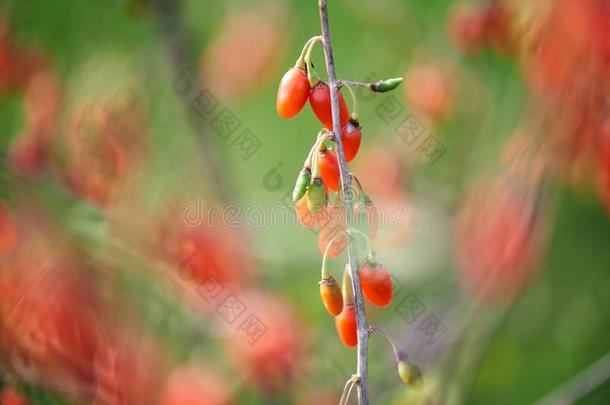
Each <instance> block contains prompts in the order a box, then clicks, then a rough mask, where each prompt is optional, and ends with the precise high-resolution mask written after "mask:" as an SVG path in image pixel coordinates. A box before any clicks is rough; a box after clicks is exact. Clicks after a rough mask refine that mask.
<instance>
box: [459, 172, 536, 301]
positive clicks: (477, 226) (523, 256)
mask: <svg viewBox="0 0 610 405" xmlns="http://www.w3.org/2000/svg"><path fill="white" fill-rule="evenodd" d="M538 205H539V202H537V201H536V200H532V198H531V197H528V198H524V197H523V196H522V195H520V193H519V192H517V191H516V190H515V188H514V185H511V183H507V182H505V181H500V182H498V183H497V184H490V185H487V186H482V187H480V188H479V189H476V190H473V191H471V192H470V193H469V194H468V195H467V196H466V198H465V199H464V201H463V203H462V206H461V208H460V212H459V215H458V223H457V233H456V238H457V249H458V251H457V256H458V263H459V265H460V269H461V276H462V281H463V284H464V286H465V287H466V288H467V289H468V290H469V291H471V292H472V293H473V294H474V295H475V296H477V297H480V298H483V299H485V300H489V301H501V300H502V299H506V298H510V297H512V296H514V295H515V294H516V293H518V292H519V291H520V290H521V289H522V288H523V287H524V286H525V285H526V283H527V281H528V280H529V278H530V276H531V274H532V270H533V269H534V265H535V262H536V259H537V258H538V257H539V255H540V250H541V222H542V221H541V219H540V218H539V216H540V210H539V208H538Z"/></svg>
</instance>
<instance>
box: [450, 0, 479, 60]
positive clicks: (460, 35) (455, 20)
mask: <svg viewBox="0 0 610 405" xmlns="http://www.w3.org/2000/svg"><path fill="white" fill-rule="evenodd" d="M449 35H450V38H451V40H452V41H453V43H454V45H455V46H456V47H457V48H458V49H459V50H461V51H462V52H468V53H470V52H475V51H477V50H479V49H480V48H481V47H482V46H483V45H484V43H485V12H484V10H483V9H482V7H481V6H479V5H476V4H460V5H459V6H457V7H456V8H455V9H454V10H453V11H452V13H451V16H450V19H449Z"/></svg>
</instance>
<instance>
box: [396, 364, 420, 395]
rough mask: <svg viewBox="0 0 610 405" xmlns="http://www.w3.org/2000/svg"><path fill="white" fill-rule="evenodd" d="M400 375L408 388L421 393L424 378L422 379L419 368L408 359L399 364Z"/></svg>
mask: <svg viewBox="0 0 610 405" xmlns="http://www.w3.org/2000/svg"><path fill="white" fill-rule="evenodd" d="M398 375H399V376H400V379H401V380H402V381H403V382H404V383H405V384H406V385H407V386H408V387H410V388H413V389H414V390H417V391H419V390H421V389H422V387H423V385H424V378H423V377H422V374H421V371H420V370H419V368H418V367H417V366H416V365H415V364H413V363H410V362H409V361H407V360H406V359H403V360H400V361H399V362H398Z"/></svg>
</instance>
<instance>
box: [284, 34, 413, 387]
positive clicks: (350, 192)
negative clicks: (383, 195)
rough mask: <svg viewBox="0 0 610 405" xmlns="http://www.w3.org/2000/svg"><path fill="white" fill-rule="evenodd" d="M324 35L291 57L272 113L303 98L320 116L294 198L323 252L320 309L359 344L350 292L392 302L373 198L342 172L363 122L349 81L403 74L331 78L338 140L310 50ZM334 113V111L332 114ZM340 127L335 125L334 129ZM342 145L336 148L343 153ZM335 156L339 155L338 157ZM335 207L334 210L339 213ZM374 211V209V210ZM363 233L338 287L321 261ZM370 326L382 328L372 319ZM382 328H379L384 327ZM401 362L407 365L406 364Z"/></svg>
mask: <svg viewBox="0 0 610 405" xmlns="http://www.w3.org/2000/svg"><path fill="white" fill-rule="evenodd" d="M324 41H325V39H324V38H323V37H319V36H318V37H313V38H311V39H310V40H309V41H307V43H306V44H305V46H304V47H303V50H302V52H301V54H300V56H299V58H298V59H297V61H296V63H295V65H294V66H293V67H292V68H290V69H289V70H288V71H287V72H286V73H285V74H284V76H283V78H282V80H281V82H280V84H279V88H278V92H277V100H276V107H277V112H278V114H279V115H280V116H281V117H283V118H286V119H289V118H293V117H295V116H296V115H297V114H299V112H301V110H302V109H303V107H304V106H305V104H306V103H307V101H308V100H309V104H310V106H311V109H312V110H313V113H314V114H315V116H316V117H317V118H318V120H319V121H320V123H321V124H322V129H321V130H320V131H319V133H318V135H317V138H316V140H315V141H314V143H313V146H312V147H311V149H310V151H309V153H308V154H307V157H306V159H305V163H304V164H303V168H302V170H301V171H300V172H299V174H298V176H297V180H296V184H295V186H294V190H293V194H292V198H293V202H294V203H295V206H296V211H297V217H298V219H299V221H300V223H301V224H302V225H303V226H305V227H307V228H313V227H319V228H320V233H319V247H320V251H321V252H322V253H323V258H322V269H321V281H320V283H319V285H320V296H321V298H322V302H323V304H324V306H325V307H326V310H327V311H328V313H329V314H330V315H332V316H333V317H334V318H335V325H336V328H337V333H338V335H339V338H340V339H341V341H342V342H343V344H344V345H345V346H347V347H355V346H357V345H358V343H359V341H358V327H359V326H361V327H362V325H358V313H359V311H362V312H364V308H359V307H358V305H356V303H355V298H354V295H355V292H356V291H358V289H361V291H362V295H363V296H364V298H366V299H367V300H368V301H369V302H371V303H372V304H374V305H377V306H380V307H387V306H388V305H390V304H391V302H392V280H391V276H390V273H389V272H388V270H387V269H386V268H385V266H383V265H381V264H379V263H378V262H377V260H376V256H375V251H374V250H373V248H372V242H371V239H372V238H374V236H375V233H376V223H377V221H376V220H375V218H374V215H371V213H372V211H373V210H372V209H371V207H372V201H371V199H370V198H369V197H368V195H367V194H366V193H365V191H364V190H363V188H362V185H361V184H360V182H359V181H358V179H357V178H356V177H355V176H354V174H353V173H348V175H347V178H348V179H349V180H350V182H351V184H352V185H353V188H351V187H349V185H348V186H347V187H346V185H345V184H344V183H343V177H342V174H343V173H346V170H347V169H346V167H345V162H350V161H352V160H353V159H354V158H355V157H356V156H357V154H358V151H359V149H360V146H361V142H362V127H361V126H360V123H359V120H358V114H357V112H356V109H357V101H356V97H355V95H354V91H353V89H352V86H362V87H366V88H368V89H369V90H371V91H374V92H379V93H381V92H386V91H390V90H393V89H395V88H396V87H398V86H399V85H400V84H401V83H402V78H393V79H386V80H380V81H378V82H375V83H361V82H353V81H346V80H340V81H337V82H336V83H337V86H336V87H337V98H338V110H336V112H335V114H338V115H339V119H338V121H339V123H340V127H341V131H340V132H341V134H340V140H339V139H337V134H336V133H335V131H334V130H333V129H334V128H333V109H332V105H331V104H332V103H331V87H330V86H331V84H329V83H332V82H330V80H329V83H327V82H325V81H323V80H321V79H320V78H319V77H318V75H317V74H316V72H315V70H314V66H313V63H312V60H311V55H312V50H313V49H314V47H315V45H316V44H317V43H323V42H324ZM344 87H345V88H347V89H348V91H349V94H350V96H351V99H352V112H351V113H350V109H349V108H348V106H347V103H346V102H345V98H344V96H343V94H342V93H341V90H342V89H343V88H344ZM335 118H336V117H335ZM336 132H338V131H336ZM341 152H342V153H341ZM341 157H343V158H344V160H345V162H342V161H341ZM337 214H338V215H337ZM373 214H374V212H373ZM358 215H362V216H364V218H365V219H366V222H367V225H368V232H364V231H362V230H360V229H358V228H356V227H353V226H351V224H350V222H352V220H353V218H354V217H355V216H358ZM356 239H357V240H358V241H362V242H364V243H365V245H366V247H367V254H366V256H365V257H366V259H365V260H364V261H363V262H362V263H360V264H359V268H358V269H357V271H358V278H357V279H358V280H359V283H358V282H355V281H354V278H355V277H354V274H353V273H352V271H353V269H352V268H351V266H350V265H349V264H348V265H346V269H345V271H344V272H343V280H342V285H341V287H340V286H339V283H338V282H337V280H336V279H335V278H334V277H333V276H332V275H331V273H330V272H329V269H328V266H327V258H328V257H336V256H338V255H339V254H341V253H342V252H343V250H344V249H345V248H346V247H347V245H348V244H349V243H350V242H351V241H354V240H356ZM367 330H368V333H369V334H370V333H372V332H373V331H376V330H380V329H379V328H375V327H370V328H368V329H367ZM383 334H384V335H386V334H385V332H383ZM386 337H387V338H388V339H389V340H390V343H392V346H393V347H394V349H395V353H396V358H397V362H398V367H399V375H400V377H401V379H403V381H404V382H405V383H406V384H407V385H409V386H412V387H413V386H415V387H417V386H418V385H420V384H421V374H420V373H419V369H418V368H417V367H416V366H415V365H413V364H412V363H410V362H407V360H406V355H404V354H401V353H403V352H402V351H400V350H398V349H397V348H396V345H395V344H394V342H393V340H391V338H389V336H387V335H386ZM405 370H411V371H410V372H406V371H405Z"/></svg>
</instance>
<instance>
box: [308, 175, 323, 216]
mask: <svg viewBox="0 0 610 405" xmlns="http://www.w3.org/2000/svg"><path fill="white" fill-rule="evenodd" d="M305 197H306V198H307V208H309V211H311V212H318V211H320V210H321V209H322V208H324V205H325V204H326V189H325V188H324V183H322V179H321V178H319V177H316V178H315V179H313V181H312V182H311V184H310V185H309V188H308V189H307V194H306V195H305Z"/></svg>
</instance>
